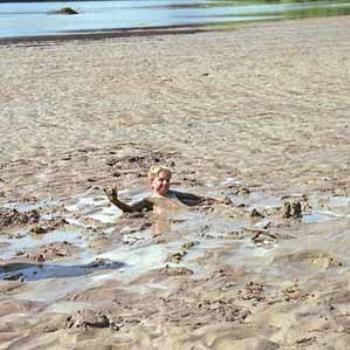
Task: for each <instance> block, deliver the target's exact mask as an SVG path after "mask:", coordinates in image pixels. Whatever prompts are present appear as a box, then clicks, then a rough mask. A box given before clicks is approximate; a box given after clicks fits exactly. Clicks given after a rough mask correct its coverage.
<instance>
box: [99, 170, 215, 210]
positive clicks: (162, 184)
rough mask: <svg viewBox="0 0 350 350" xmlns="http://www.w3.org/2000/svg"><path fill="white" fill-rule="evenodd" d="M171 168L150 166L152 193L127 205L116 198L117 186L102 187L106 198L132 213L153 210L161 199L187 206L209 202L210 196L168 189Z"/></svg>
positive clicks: (149, 175)
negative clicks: (108, 188) (110, 187)
mask: <svg viewBox="0 0 350 350" xmlns="http://www.w3.org/2000/svg"><path fill="white" fill-rule="evenodd" d="M171 175H172V173H171V170H170V169H169V168H167V167H165V166H159V165H155V166H152V167H151V168H150V170H149V172H148V178H149V181H150V185H151V188H152V195H151V196H149V197H146V198H144V199H142V200H141V201H139V202H137V203H134V204H132V205H128V204H126V203H124V202H122V201H121V200H120V199H119V198H118V191H117V188H116V187H115V188H112V189H110V190H107V189H104V192H105V193H106V195H107V197H108V199H109V200H110V202H111V203H112V204H114V205H115V206H117V207H118V208H119V209H120V210H122V211H123V212H124V213H134V212H142V211H149V210H153V209H154V207H155V205H156V204H157V203H160V201H161V200H162V199H165V198H167V199H170V200H174V201H175V202H179V203H181V204H184V205H187V206H196V205H200V204H204V203H210V202H211V201H212V200H211V199H210V198H205V197H199V196H196V195H194V194H192V193H186V192H178V191H174V190H171V189H170V180H171Z"/></svg>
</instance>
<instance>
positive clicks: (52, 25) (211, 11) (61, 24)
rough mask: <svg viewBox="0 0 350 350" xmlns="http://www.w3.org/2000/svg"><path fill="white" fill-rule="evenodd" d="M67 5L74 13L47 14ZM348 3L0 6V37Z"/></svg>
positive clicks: (347, 6) (293, 14)
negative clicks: (75, 13)
mask: <svg viewBox="0 0 350 350" xmlns="http://www.w3.org/2000/svg"><path fill="white" fill-rule="evenodd" d="M62 7H71V8H73V9H75V10H76V11H78V12H79V14H78V15H73V16H64V15H54V14H49V12H50V11H55V10H58V9H61V8H62ZM349 13H350V3H349V1H302V2H300V1H295V2H270V1H250V2H247V1H224V0H222V1H220V0H217V1H212V0H166V1H160V0H125V1H79V2H75V1H69V2H64V3H62V2H29V3H16V2H10V3H0V38H6V37H21V36H40V35H55V34H56V35H57V34H60V35H62V34H69V33H79V32H80V33H89V32H104V31H109V30H112V29H125V28H144V27H146V28H147V27H168V26H191V25H216V24H230V23H240V22H251V21H269V20H280V19H293V18H300V17H314V16H317V17H322V16H334V15H348V14H349Z"/></svg>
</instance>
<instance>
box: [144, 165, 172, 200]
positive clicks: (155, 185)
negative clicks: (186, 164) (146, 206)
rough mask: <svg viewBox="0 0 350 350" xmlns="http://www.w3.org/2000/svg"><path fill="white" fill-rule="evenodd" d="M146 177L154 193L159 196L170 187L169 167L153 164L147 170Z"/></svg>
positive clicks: (164, 193)
mask: <svg viewBox="0 0 350 350" xmlns="http://www.w3.org/2000/svg"><path fill="white" fill-rule="evenodd" d="M148 178H149V180H150V182H151V186H152V190H153V192H154V193H156V194H159V195H161V196H164V195H166V193H167V192H168V191H169V188H170V179H171V170H170V169H169V168H167V167H166V166H162V165H153V166H152V167H151V168H150V170H149V172H148Z"/></svg>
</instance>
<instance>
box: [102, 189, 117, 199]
mask: <svg viewBox="0 0 350 350" xmlns="http://www.w3.org/2000/svg"><path fill="white" fill-rule="evenodd" d="M103 192H104V193H105V194H106V195H107V197H108V198H113V197H114V198H115V197H117V196H118V190H117V187H114V188H111V189H109V188H106V187H104V188H103Z"/></svg>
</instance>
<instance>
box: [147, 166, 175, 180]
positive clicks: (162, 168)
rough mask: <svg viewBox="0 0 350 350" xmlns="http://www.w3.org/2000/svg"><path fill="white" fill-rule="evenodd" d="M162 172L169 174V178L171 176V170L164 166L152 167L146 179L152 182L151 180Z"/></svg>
mask: <svg viewBox="0 0 350 350" xmlns="http://www.w3.org/2000/svg"><path fill="white" fill-rule="evenodd" d="M162 171H164V172H166V173H169V174H170V176H171V175H172V173H171V170H170V169H169V168H168V167H167V166H165V165H152V166H151V168H150V169H149V171H148V178H149V179H150V181H153V179H154V178H155V177H157V176H158V175H159V173H160V172H162Z"/></svg>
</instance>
